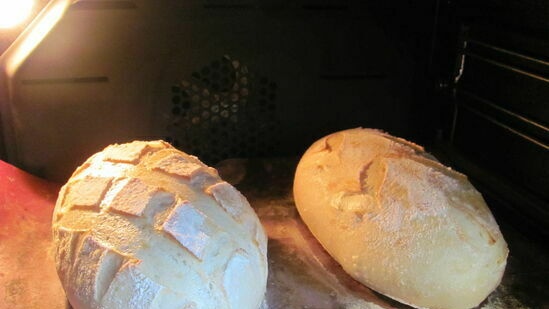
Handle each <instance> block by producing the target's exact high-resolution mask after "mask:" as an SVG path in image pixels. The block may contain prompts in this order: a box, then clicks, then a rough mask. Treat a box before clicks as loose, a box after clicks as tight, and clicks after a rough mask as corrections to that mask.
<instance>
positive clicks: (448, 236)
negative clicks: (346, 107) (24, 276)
mask: <svg viewBox="0 0 549 309" xmlns="http://www.w3.org/2000/svg"><path fill="white" fill-rule="evenodd" d="M294 198H295V203H296V205H297V209H298V211H299V213H300V215H301V217H302V218H303V221H304V222H305V223H306V224H307V226H308V227H309V229H310V230H311V232H312V233H313V234H314V235H315V237H316V238H317V239H318V240H319V242H320V243H321V244H322V245H323V246H324V248H325V249H326V250H327V251H328V252H329V253H330V254H331V255H332V257H333V258H334V259H335V260H337V261H338V262H339V263H340V264H341V266H342V267H343V268H344V269H345V271H346V272H347V273H349V274H350V275H351V276H352V277H354V278H355V279H356V280H358V281H360V282H362V283H363V284H365V285H367V286H369V287H371V288H372V289H374V290H376V291H378V292H380V293H382V294H385V295H387V296H389V297H391V298H394V299H396V300H399V301H401V302H403V303H406V304H409V305H412V306H414V307H418V308H423V307H424V308H439V309H443V308H444V309H464V308H471V307H474V306H477V305H478V304H479V303H480V302H482V301H483V300H484V299H485V298H486V297H487V296H488V295H489V293H491V292H492V291H493V290H494V289H495V288H496V287H497V286H498V284H499V282H500V280H501V278H502V275H503V272H504V269H505V265H506V259H507V254H508V250H507V244H506V242H505V240H504V239H503V236H502V234H501V232H500V230H499V227H498V225H497V224H496V222H495V220H494V218H493V216H492V214H491V212H490V210H489V209H488V207H487V206H486V204H485V202H484V200H483V198H482V196H481V195H480V193H479V192H478V191H477V190H475V188H474V187H473V186H472V185H471V184H470V183H469V181H468V180H467V178H466V177H465V176H464V175H462V174H460V173H458V172H456V171H453V170H451V169H450V168H447V167H445V166H443V165H442V164H440V163H439V162H437V161H436V160H435V159H434V158H433V157H432V156H430V155H429V154H427V153H426V152H424V150H423V148H421V147H420V146H417V145H415V144H413V143H410V142H407V141H405V140H403V139H399V138H395V137H393V136H390V135H388V134H385V133H382V132H380V131H376V130H371V129H362V128H357V129H351V130H346V131H341V132H337V133H334V134H331V135H328V136H326V137H324V138H322V139H320V140H318V141H317V142H315V143H314V144H313V145H312V146H311V147H310V148H309V149H308V150H307V152H306V153H305V154H304V155H303V157H302V159H301V161H300V162H299V165H298V167H297V170H296V174H295V180H294Z"/></svg>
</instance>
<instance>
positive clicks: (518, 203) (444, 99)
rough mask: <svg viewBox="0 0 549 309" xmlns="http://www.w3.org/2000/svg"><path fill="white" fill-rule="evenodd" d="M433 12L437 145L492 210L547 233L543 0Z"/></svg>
mask: <svg viewBox="0 0 549 309" xmlns="http://www.w3.org/2000/svg"><path fill="white" fill-rule="evenodd" d="M439 12H440V15H439V20H440V23H439V27H438V32H437V42H436V47H437V51H436V53H435V62H436V63H437V66H436V74H438V76H439V87H438V88H439V89H438V93H437V94H438V95H437V97H436V99H435V100H439V101H440V102H441V103H442V110H441V111H442V112H443V113H442V115H443V117H441V118H442V119H445V121H444V123H445V124H446V125H444V126H443V127H442V129H443V130H442V131H441V133H442V134H441V139H440V143H439V150H440V151H441V153H444V154H445V156H446V157H447V159H448V160H449V161H450V162H452V164H453V165H455V166H456V167H457V168H458V169H460V170H462V171H464V172H465V173H467V174H468V175H469V176H470V177H471V178H472V179H473V180H474V181H475V182H476V184H477V186H479V187H480V188H481V189H482V191H483V193H485V195H486V197H487V198H489V199H491V200H493V201H494V202H493V203H492V204H493V205H495V206H496V207H492V208H493V210H494V211H496V212H498V213H501V214H502V215H505V216H507V217H509V218H513V221H515V222H517V223H519V224H517V226H521V227H522V228H524V229H527V230H529V231H530V232H533V233H532V234H539V235H542V236H543V237H547V233H548V232H547V229H546V227H547V226H548V224H549V203H548V200H549V108H548V103H549V102H548V98H549V62H548V60H549V2H547V1H536V0H529V1H500V0H498V1H496V0H490V1H487V0H484V1H458V2H450V1H449V2H441V4H440V8H439ZM443 20H447V21H449V22H447V23H444V22H442V21H443Z"/></svg>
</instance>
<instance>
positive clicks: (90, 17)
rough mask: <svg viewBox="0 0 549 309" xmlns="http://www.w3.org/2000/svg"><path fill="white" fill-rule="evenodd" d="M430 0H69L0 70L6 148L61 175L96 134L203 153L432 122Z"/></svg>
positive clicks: (291, 145)
mask: <svg viewBox="0 0 549 309" xmlns="http://www.w3.org/2000/svg"><path fill="white" fill-rule="evenodd" d="M435 11H436V3H435V2H434V1H427V2H424V3H422V4H415V3H414V2H412V1H397V2H394V3H388V4H379V3H378V2H377V1H367V2H364V1H351V0H347V1H339V0H325V1H317V0H315V1H309V0H301V1H282V0H277V1H232V0H223V1H219V0H217V1H211V0H196V1H179V0H174V1H162V2H160V1H153V0H135V1H86V0H81V1H76V2H73V3H72V5H70V6H69V8H68V9H67V11H66V12H65V14H64V16H63V18H62V19H61V20H60V21H59V22H58V23H57V24H56V26H55V27H54V28H53V29H52V30H51V32H50V33H49V34H48V36H47V37H46V38H45V39H44V40H43V41H42V42H41V43H40V44H39V45H38V46H37V47H36V48H35V49H34V50H33V52H32V53H31V54H30V55H29V56H28V57H26V58H25V60H24V61H23V62H22V64H21V65H20V66H19V67H18V68H17V70H16V71H15V73H14V74H13V75H12V76H10V77H9V78H10V84H11V85H12V86H13V87H12V88H10V96H9V102H0V105H3V111H4V112H7V113H6V114H5V115H4V117H3V118H2V120H4V121H3V127H4V128H9V130H8V131H7V132H8V134H5V137H6V140H5V143H4V144H5V145H6V148H7V149H6V150H7V158H8V159H9V160H10V161H12V162H14V163H15V164H17V165H19V166H21V167H24V168H25V169H26V170H28V171H31V172H33V173H35V174H38V175H41V176H43V177H47V178H51V179H57V180H62V179H64V178H65V177H67V176H68V175H69V174H70V172H71V171H72V170H74V168H75V167H76V166H77V164H78V163H79V162H82V161H83V160H84V159H85V158H86V157H87V156H89V155H90V154H92V153H93V152H96V151H98V150H100V149H101V148H103V147H104V146H105V145H106V144H108V143H114V142H123V141H128V140H133V139H165V140H168V141H169V142H171V143H172V144H174V145H175V146H177V147H180V148H181V149H183V150H185V151H188V152H190V153H193V154H196V155H198V156H200V157H201V158H202V159H204V160H205V161H206V162H208V163H210V164H213V163H215V162H217V161H219V160H222V159H224V158H228V157H253V156H282V155H293V156H296V155H300V154H301V153H303V151H304V150H305V149H306V148H307V147H308V146H309V145H310V144H311V143H312V142H313V141H314V140H316V139H318V138H320V137H321V136H323V135H325V134H328V133H330V132H333V131H336V130H341V129H347V128H351V127H357V126H363V127H372V128H379V129H382V130H385V131H388V132H389V133H392V134H395V135H399V136H402V137H405V138H408V139H411V140H414V141H416V142H418V143H422V144H425V143H428V141H430V140H432V137H433V136H434V131H435V128H436V125H435V124H436V120H435V119H436V114H435V113H434V109H433V108H432V107H431V106H430V105H431V104H432V102H430V101H429V100H428V89H429V87H430V85H431V84H432V83H431V82H429V81H428V77H427V65H428V62H429V59H430V56H431V54H432V45H431V36H432V31H433V25H434V21H435Z"/></svg>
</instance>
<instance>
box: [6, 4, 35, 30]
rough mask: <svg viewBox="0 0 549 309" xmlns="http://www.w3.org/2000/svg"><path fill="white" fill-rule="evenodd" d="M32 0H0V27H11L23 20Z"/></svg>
mask: <svg viewBox="0 0 549 309" xmlns="http://www.w3.org/2000/svg"><path fill="white" fill-rule="evenodd" d="M33 5H34V0H0V29H2V28H4V29H7V28H13V27H15V26H17V25H19V24H21V23H22V22H23V21H25V20H26V19H27V18H28V17H29V15H30V13H31V12H32V7H33Z"/></svg>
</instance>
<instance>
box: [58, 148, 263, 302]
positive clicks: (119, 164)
mask: <svg viewBox="0 0 549 309" xmlns="http://www.w3.org/2000/svg"><path fill="white" fill-rule="evenodd" d="M53 237H54V243H55V255H56V266H57V272H58V274H59V277H60V279H61V282H62V285H63V287H64V289H65V292H66V295H67V297H68V299H69V301H70V303H71V304H72V306H73V307H74V308H75V309H80V308H106V309H108V308H128V309H139V308H162V309H165V308H178V309H179V308H232V309H241V308H254V309H255V308H258V307H259V306H260V305H261V302H262V300H263V297H264V293H265V290H266V280H267V257H266V254H267V252H266V250H267V238H266V235H265V232H264V231H263V228H262V226H261V224H260V222H259V220H258V218H257V216H256V215H255V213H254V211H253V209H252V208H251V207H250V205H249V204H248V202H247V200H246V199H245V198H244V196H242V195H241V194H240V193H239V192H238V191H237V190H236V189H235V188H234V187H232V186H231V185H230V184H228V183H227V182H224V181H223V180H221V179H220V177H219V176H218V174H217V172H216V170H215V169H213V168H210V167H208V166H206V165H205V164H203V163H202V162H200V161H199V160H198V159H197V158H196V157H193V156H190V155H187V154H185V153H183V152H181V151H178V150H176V149H175V148H173V147H171V146H170V145H169V144H167V143H164V142H161V141H152V142H140V141H136V142H132V143H128V144H121V145H111V146H109V147H107V148H105V149H104V150H103V151H102V152H99V153H97V154H95V155H93V156H92V157H91V158H89V159H88V160H87V161H86V162H85V163H84V164H83V165H82V166H80V167H79V168H78V169H77V170H76V171H75V172H74V174H73V175H72V177H71V178H70V179H69V181H68V182H67V184H65V185H64V186H63V188H62V189H61V191H60V193H59V198H58V200H57V204H56V207H55V212H54V215H53Z"/></svg>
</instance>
